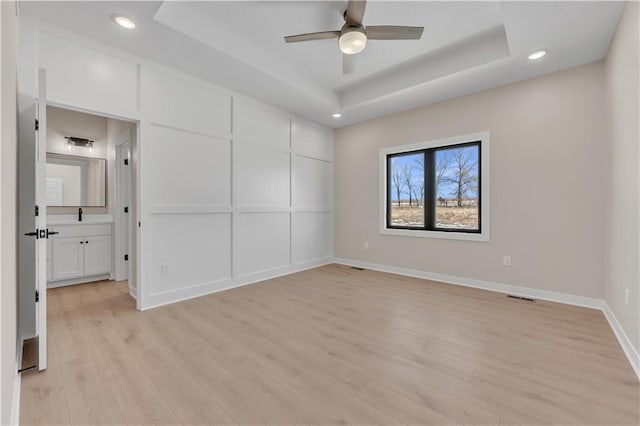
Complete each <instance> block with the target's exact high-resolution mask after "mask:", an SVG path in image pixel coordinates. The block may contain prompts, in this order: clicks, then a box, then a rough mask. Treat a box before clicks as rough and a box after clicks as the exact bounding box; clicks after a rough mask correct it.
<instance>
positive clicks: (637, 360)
mask: <svg viewBox="0 0 640 426" xmlns="http://www.w3.org/2000/svg"><path fill="white" fill-rule="evenodd" d="M602 312H603V313H604V316H605V317H606V318H607V321H609V325H610V326H611V328H612V329H613V333H614V334H615V335H616V337H617V338H618V342H620V346H622V350H623V351H624V354H625V355H626V356H627V359H628V360H629V363H630V364H631V368H633V371H635V373H636V376H638V379H639V380H640V354H639V353H638V350H637V349H636V348H635V347H634V346H633V344H632V343H631V340H630V339H629V336H627V333H625V331H624V329H623V328H622V326H621V325H620V322H618V318H616V316H615V315H614V314H613V311H612V310H611V308H610V307H609V305H608V304H607V302H606V301H605V300H603V301H602Z"/></svg>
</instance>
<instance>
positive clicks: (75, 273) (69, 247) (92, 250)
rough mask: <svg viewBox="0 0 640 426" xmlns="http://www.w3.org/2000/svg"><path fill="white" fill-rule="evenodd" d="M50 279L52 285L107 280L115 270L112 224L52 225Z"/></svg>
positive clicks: (49, 246) (48, 247) (49, 262)
mask: <svg viewBox="0 0 640 426" xmlns="http://www.w3.org/2000/svg"><path fill="white" fill-rule="evenodd" d="M49 229H50V230H51V231H56V232H58V233H59V234H57V235H53V236H51V237H49V238H50V239H49V241H48V245H47V249H48V250H47V269H48V270H47V280H48V282H49V284H50V285H49V286H50V287H56V286H60V285H67V284H77V283H80V282H88V281H97V280H102V279H108V278H109V276H110V275H111V270H112V254H111V253H112V250H113V249H112V246H113V244H112V231H111V224H110V223H100V224H95V223H86V224H80V223H78V224H69V225H66V224H65V225H53V226H50V227H49Z"/></svg>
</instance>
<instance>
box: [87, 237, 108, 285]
mask: <svg viewBox="0 0 640 426" xmlns="http://www.w3.org/2000/svg"><path fill="white" fill-rule="evenodd" d="M109 272H111V235H100V236H96V237H85V238H84V274H85V275H99V274H108V273H109Z"/></svg>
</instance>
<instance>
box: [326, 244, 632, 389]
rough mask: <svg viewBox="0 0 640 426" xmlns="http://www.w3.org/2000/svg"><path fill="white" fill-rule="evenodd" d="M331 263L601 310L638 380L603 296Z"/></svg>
mask: <svg viewBox="0 0 640 426" xmlns="http://www.w3.org/2000/svg"><path fill="white" fill-rule="evenodd" d="M334 262H335V263H338V264H341V265H347V266H355V267H358V268H365V269H372V270H374V271H380V272H389V273H392V274H398V275H405V276H408V277H414V278H422V279H426V280H432V281H439V282H444V283H448V284H455V285H461V286H465V287H473V288H479V289H483V290H488V291H495V292H498V293H506V294H512V295H514V296H523V297H529V298H532V299H540V300H548V301H551V302H558V303H564V304H566V305H575V306H581V307H585V308H591V309H598V310H601V311H602V312H603V313H604V316H605V317H606V318H607V321H608V322H609V325H610V326H611V329H612V330H613V333H614V334H615V336H616V338H617V339H618V342H619V343H620V346H621V347H622V350H623V351H624V353H625V355H626V356H627V359H628V360H629V363H630V364H631V367H632V368H633V371H634V372H635V373H636V376H637V377H638V380H640V355H639V354H638V351H637V349H636V348H635V347H634V346H633V344H632V343H631V340H629V337H628V336H627V334H626V333H625V331H624V330H623V328H622V326H621V325H620V323H619V322H618V319H617V318H616V316H615V315H614V314H613V312H612V311H611V309H610V308H609V305H607V302H605V301H604V300H603V299H597V298H593V297H584V296H576V295H573V294H566V293H560V292H555V291H548V290H538V289H535V288H529V287H520V286H515V285H510V284H502V283H494V282H491V281H482V280H476V279H473V278H465V277H458V276H454V275H446V274H438V273H435V272H426V271H419V270H416V269H407V268H400V267H398V266H390V265H381V264H378V263H370V262H364V261H361V260H352V259H344V258H339V257H336V258H334Z"/></svg>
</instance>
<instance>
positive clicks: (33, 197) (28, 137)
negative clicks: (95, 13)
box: [18, 69, 49, 370]
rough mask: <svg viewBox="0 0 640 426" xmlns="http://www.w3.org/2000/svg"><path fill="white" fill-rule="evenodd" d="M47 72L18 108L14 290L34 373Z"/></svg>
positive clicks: (42, 301) (41, 295)
mask: <svg viewBox="0 0 640 426" xmlns="http://www.w3.org/2000/svg"><path fill="white" fill-rule="evenodd" d="M45 83H46V73H45V71H44V70H43V69H40V70H38V98H37V99H30V100H28V102H27V103H28V105H25V106H23V107H21V108H20V116H19V122H20V134H19V136H20V141H19V170H20V171H19V179H18V182H19V198H20V199H19V212H20V216H19V228H20V233H21V236H20V240H19V243H18V244H19V252H18V263H19V266H18V268H19V269H18V271H19V277H20V278H19V283H18V285H19V292H18V303H19V312H20V317H19V319H18V321H19V322H18V327H19V332H20V337H21V338H30V337H34V336H37V337H38V369H39V370H44V369H46V368H47V238H48V235H49V231H48V230H47V204H46V162H47V149H46V135H47V132H46V129H47V104H46V88H45Z"/></svg>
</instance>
